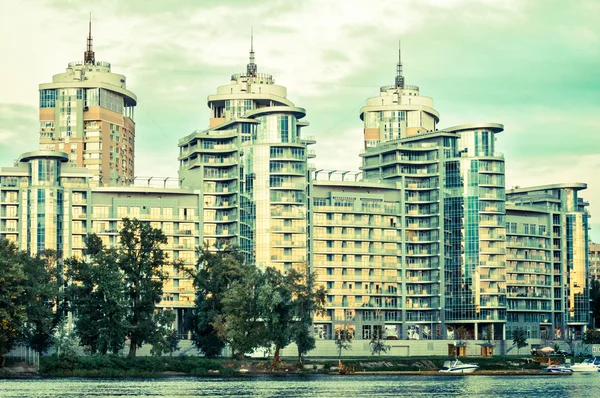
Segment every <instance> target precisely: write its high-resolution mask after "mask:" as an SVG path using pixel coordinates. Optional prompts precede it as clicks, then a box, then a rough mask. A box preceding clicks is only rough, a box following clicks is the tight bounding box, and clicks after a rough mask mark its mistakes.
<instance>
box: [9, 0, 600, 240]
mask: <svg viewBox="0 0 600 398" xmlns="http://www.w3.org/2000/svg"><path fill="white" fill-rule="evenodd" d="M89 12H92V18H93V38H94V50H95V52H96V59H97V60H101V61H108V62H110V63H111V64H112V68H113V72H116V73H121V74H124V75H126V76H127V86H128V88H129V89H130V90H131V91H133V92H134V93H135V94H136V95H137V97H138V106H137V108H136V117H135V122H136V124H137V126H136V137H137V138H136V140H137V141H136V164H135V167H136V175H138V176H161V177H168V176H176V175H177V166H178V165H177V152H178V149H177V141H178V139H179V138H181V137H183V136H185V135H188V134H190V133H191V132H192V131H194V130H196V129H204V128H206V127H207V125H208V108H207V107H206V97H207V96H208V95H209V94H212V93H214V92H215V89H216V87H217V86H219V85H224V84H227V83H228V82H229V78H230V75H231V74H234V73H240V72H244V71H245V67H246V64H247V62H248V50H249V44H250V43H249V41H250V37H249V36H250V34H249V33H250V28H251V26H253V27H254V33H255V34H254V47H255V51H256V62H257V64H258V71H259V72H264V73H270V74H272V75H273V76H274V78H275V80H276V82H277V84H281V85H283V86H285V87H287V88H288V98H289V99H290V100H291V101H293V102H294V103H295V104H296V105H297V106H300V107H303V108H305V109H306V110H307V117H306V119H307V120H308V121H310V123H311V125H310V127H308V128H306V129H305V134H308V135H314V136H315V137H316V139H317V145H315V146H313V147H314V149H315V150H316V153H317V158H316V159H315V163H316V165H317V167H319V168H326V169H350V170H357V169H358V166H359V163H360V160H359V157H358V152H359V150H360V149H361V143H362V122H361V121H360V119H359V114H358V111H359V109H360V107H361V106H362V105H363V104H364V102H365V100H366V99H367V98H369V97H373V96H377V95H378V93H379V87H380V86H383V85H388V84H393V83H394V76H395V68H396V62H397V52H398V51H397V47H398V40H402V54H403V63H404V71H405V73H404V75H405V77H406V83H407V84H412V85H418V86H420V88H421V94H422V95H425V96H429V97H432V98H433V99H434V104H435V108H436V109H437V110H438V111H439V112H440V115H441V117H440V123H439V127H440V128H444V127H450V126H454V125H459V124H467V123H477V122H496V123H502V124H504V126H505V131H504V132H503V133H501V134H499V135H498V141H497V150H498V151H501V152H503V153H504V154H505V157H506V164H507V166H506V176H507V178H506V186H507V188H510V187H513V186H516V185H519V186H522V187H523V186H528V185H542V184H551V183H562V182H585V183H587V184H588V189H587V191H584V192H583V194H582V196H583V197H584V198H585V199H587V200H589V201H590V202H591V206H590V210H591V213H592V216H593V217H592V220H591V222H592V225H593V226H594V228H593V230H592V232H591V236H592V237H593V238H594V240H595V241H597V242H598V241H600V213H598V214H596V211H595V209H600V187H599V185H600V181H599V180H600V178H599V177H598V174H599V171H600V24H599V23H598V16H599V15H600V1H596V0H590V1H585V0H581V1H578V0H569V1H564V0H376V1H373V0H371V1H351V0H340V1H333V0H330V1H326V0H312V1H303V0H294V1H291V0H281V1H279V0H263V1H245V0H230V1H227V0H201V1H199V0H198V1H192V0H189V1H179V0H170V1H150V0H127V1H117V0H114V1H110V0H106V1H101V0H97V1H94V2H89V1H88V2H81V1H75V0H46V1H44V0H37V1H34V0H19V1H14V0H0V37H1V39H0V55H1V57H0V72H1V73H0V165H10V164H12V162H13V161H14V159H16V158H17V157H18V156H19V155H20V154H21V153H22V152H24V151H28V150H34V149H36V148H37V141H38V133H39V131H38V112H37V108H38V95H39V94H38V84H39V83H43V82H50V81H51V80H52V75H54V74H57V73H61V72H64V69H65V68H66V66H67V63H68V62H70V61H76V60H81V59H83V52H84V50H85V43H86V35H87V28H88V26H87V21H88V15H89Z"/></svg>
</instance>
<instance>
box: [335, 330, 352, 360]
mask: <svg viewBox="0 0 600 398" xmlns="http://www.w3.org/2000/svg"><path fill="white" fill-rule="evenodd" d="M334 338H335V345H336V347H337V352H338V359H339V358H341V357H342V350H350V349H352V339H353V338H354V336H353V334H352V331H351V330H350V329H349V328H348V325H346V324H344V326H343V327H342V328H337V329H335V334H334Z"/></svg>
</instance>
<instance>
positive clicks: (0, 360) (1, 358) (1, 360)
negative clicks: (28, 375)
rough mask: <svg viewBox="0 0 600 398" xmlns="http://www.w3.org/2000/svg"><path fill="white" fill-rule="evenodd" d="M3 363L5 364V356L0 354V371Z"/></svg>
mask: <svg viewBox="0 0 600 398" xmlns="http://www.w3.org/2000/svg"><path fill="white" fill-rule="evenodd" d="M5 363H6V354H2V356H0V369H4V364H5Z"/></svg>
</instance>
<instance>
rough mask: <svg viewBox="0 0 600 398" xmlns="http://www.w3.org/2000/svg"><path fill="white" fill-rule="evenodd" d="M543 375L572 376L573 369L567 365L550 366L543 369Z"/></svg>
mask: <svg viewBox="0 0 600 398" xmlns="http://www.w3.org/2000/svg"><path fill="white" fill-rule="evenodd" d="M542 373H568V374H572V373H573V369H572V368H571V367H570V366H566V365H550V366H548V367H547V368H546V369H542Z"/></svg>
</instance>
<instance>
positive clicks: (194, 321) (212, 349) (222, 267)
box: [181, 246, 253, 358]
mask: <svg viewBox="0 0 600 398" xmlns="http://www.w3.org/2000/svg"><path fill="white" fill-rule="evenodd" d="M252 268H253V267H251V266H250V265H249V264H247V263H246V262H245V261H244V257H243V255H242V253H241V252H240V251H239V250H238V249H237V248H235V247H231V248H230V247H227V248H219V249H216V250H215V251H211V250H209V248H208V246H204V247H203V248H200V249H199V252H198V262H197V264H196V270H190V269H186V268H182V269H181V270H182V271H184V272H186V273H187V274H188V275H189V276H191V277H192V280H193V283H194V287H195V288H196V298H195V306H194V309H193V310H192V311H190V312H189V314H188V316H187V318H186V320H185V323H186V328H187V329H189V330H191V332H192V341H193V343H194V345H195V346H196V348H198V349H199V350H200V351H201V352H202V353H203V354H204V355H205V356H206V357H208V358H214V357H217V356H219V355H220V353H221V351H222V349H223V348H224V347H225V340H224V339H223V338H222V337H221V336H219V334H218V333H217V330H216V329H215V327H214V324H215V322H217V317H218V316H219V315H222V314H223V298H224V296H225V293H226V292H227V291H228V290H229V287H230V285H231V284H232V283H234V282H236V281H241V280H243V279H244V277H245V275H246V274H247V273H248V271H249V270H251V269H252Z"/></svg>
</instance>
